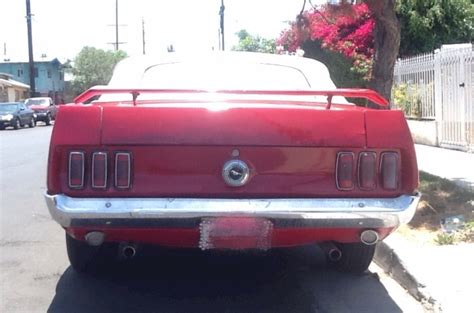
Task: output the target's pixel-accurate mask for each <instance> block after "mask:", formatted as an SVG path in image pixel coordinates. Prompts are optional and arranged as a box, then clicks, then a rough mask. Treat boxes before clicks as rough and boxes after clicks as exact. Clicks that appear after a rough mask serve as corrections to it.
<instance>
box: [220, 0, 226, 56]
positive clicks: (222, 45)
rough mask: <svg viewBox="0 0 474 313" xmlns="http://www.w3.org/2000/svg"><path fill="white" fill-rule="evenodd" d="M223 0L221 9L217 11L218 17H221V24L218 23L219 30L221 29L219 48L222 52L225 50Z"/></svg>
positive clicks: (222, 0)
mask: <svg viewBox="0 0 474 313" xmlns="http://www.w3.org/2000/svg"><path fill="white" fill-rule="evenodd" d="M224 10H225V6H224V0H221V8H220V9H219V15H220V17H221V22H220V29H221V48H222V51H224V50H225V44H224Z"/></svg>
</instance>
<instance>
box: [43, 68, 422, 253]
mask: <svg viewBox="0 0 474 313" xmlns="http://www.w3.org/2000/svg"><path fill="white" fill-rule="evenodd" d="M295 60H296V59H295ZM290 61H293V59H288V62H290ZM265 62H266V61H265ZM285 62H286V61H285ZM290 63H291V62H290ZM265 64H266V63H265ZM302 64H303V63H302ZM288 66H290V67H291V66H293V65H291V64H290V65H288ZM147 69H148V67H144V69H143V71H145V72H146V71H147ZM294 69H296V70H298V71H300V70H299V69H298V68H297V67H295V68H294ZM301 72H304V71H301ZM312 74H313V77H312V79H311V80H307V82H308V83H310V82H311V84H313V85H311V84H310V86H309V87H311V86H312V88H313V89H314V88H316V87H315V86H316V85H315V83H314V82H315V81H317V78H319V76H318V75H314V74H315V73H312ZM137 75H138V76H137V77H142V76H143V77H144V74H143V73H138V74H137ZM119 76H120V75H119ZM123 77H125V78H127V77H126V75H124V76H123ZM328 77H329V74H328ZM119 78H120V77H119ZM112 81H113V80H112ZM124 81H125V80H124ZM118 82H120V79H119V80H118ZM116 85H118V83H116ZM137 86H139V83H137ZM206 93H209V92H207V91H204V90H190V89H183V90H171V89H165V90H156V89H117V88H113V87H97V88H92V89H91V90H89V91H86V92H85V93H84V94H82V95H80V96H79V97H78V98H76V104H71V105H65V106H61V107H60V108H59V111H58V116H57V117H58V118H57V120H56V123H55V126H54V130H53V133H52V137H51V145H50V154H49V164H48V181H47V184H48V185H47V189H48V190H47V194H48V195H52V196H54V195H60V196H61V197H63V199H64V198H65V199H66V200H64V201H66V202H67V201H69V200H71V199H72V200H71V201H70V202H73V201H75V200H77V201H76V202H74V203H73V205H71V206H70V207H68V209H70V211H69V213H70V214H71V216H73V218H71V219H68V220H64V219H62V218H63V216H64V215H61V214H63V213H64V212H63V211H61V210H62V209H64V208H63V207H60V205H59V204H58V203H56V198H54V199H53V198H52V197H50V198H47V201H49V207H50V211H52V210H55V209H57V211H55V212H53V213H52V215H53V217H55V218H56V220H57V221H58V222H59V223H60V224H61V225H62V226H63V227H64V228H65V229H66V232H67V233H68V234H69V235H71V236H72V237H73V238H75V239H79V240H86V235H87V234H88V233H90V232H101V233H103V234H105V241H108V242H132V243H134V242H136V243H149V244H159V245H163V246H172V247H187V248H197V247H200V242H201V241H202V240H203V237H204V235H203V233H204V231H203V225H205V223H204V222H205V221H206V219H213V220H215V221H216V225H217V226H216V227H220V226H222V224H220V223H224V222H229V221H231V222H229V223H230V224H232V225H233V226H232V227H231V228H230V230H231V231H236V230H237V232H236V234H237V235H236V236H234V237H233V236H221V237H219V238H218V240H224V241H225V243H224V244H223V245H224V246H225V247H228V248H234V249H240V248H242V247H247V246H248V247H252V246H253V245H255V246H257V245H256V244H254V243H245V241H246V240H247V239H249V238H242V237H239V236H240V235H241V234H240V233H239V232H238V228H239V227H238V226H239V223H245V222H248V224H247V226H248V225H251V224H252V220H251V219H252V218H254V222H255V223H254V224H255V225H258V223H261V222H262V221H263V222H262V223H265V222H269V224H271V233H270V234H267V235H268V238H269V240H270V241H271V242H270V246H271V247H290V246H297V245H304V244H310V243H314V242H340V243H355V242H359V243H360V242H361V233H362V231H363V230H375V231H376V232H377V233H378V236H379V238H380V239H383V238H385V237H386V236H388V235H389V234H390V233H391V232H392V231H393V230H394V229H395V228H396V227H397V226H398V224H397V223H398V221H399V219H398V215H397V214H398V213H403V212H404V210H405V209H407V207H408V206H410V208H411V209H413V206H412V205H411V204H412V203H415V202H416V201H414V200H413V199H412V201H411V202H410V203H407V202H404V205H405V207H404V209H403V210H402V209H400V207H397V205H398V202H397V199H399V198H402V197H403V196H405V197H410V196H413V195H414V193H415V192H416V188H417V186H418V170H417V163H416V156H415V150H414V145H413V141H412V138H411V135H410V132H409V129H408V125H407V123H406V121H405V117H404V115H403V113H402V112H401V111H398V110H387V109H384V110H374V109H369V108H364V107H358V106H355V105H352V104H349V103H347V105H345V104H344V102H341V103H337V102H336V103H333V101H332V100H333V97H338V96H348V97H358V98H365V99H367V100H370V101H372V102H374V103H376V104H378V105H379V106H380V108H387V107H388V101H386V100H385V99H384V98H383V97H381V96H380V95H378V94H377V93H376V92H374V91H370V90H363V89H339V90H338V89H334V90H322V91H321V90H319V91H318V90H291V91H285V90H273V91H272V90H270V91H268V90H260V91H259V90H218V91H213V92H212V93H211V94H210V95H206ZM104 94H105V95H106V96H105V97H104V98H101V99H100V100H98V101H97V100H96V101H93V102H92V103H90V104H84V103H85V102H87V101H89V100H91V97H97V96H100V95H104ZM142 94H143V95H145V94H146V96H149V97H143V98H142V97H138V96H139V95H142ZM203 94H204V96H210V97H209V99H207V100H206V98H205V97H204V98H203V97H199V96H201V95H203ZM150 95H151V97H150ZM162 95H165V96H162ZM169 95H175V96H176V95H177V97H174V98H173V97H172V96H171V97H169ZM196 95H198V97H196ZM107 96H109V97H107ZM114 96H117V97H118V98H119V100H113V99H112V98H113V97H114ZM213 96H217V97H216V99H218V100H215V99H214V100H213V99H212V97H213ZM221 96H224V97H223V98H221ZM297 96H304V97H305V98H304V99H308V98H310V99H315V98H314V96H318V97H319V98H318V99H321V98H322V99H323V100H324V99H325V98H326V99H327V102H325V103H324V102H323V103H322V102H321V101H320V100H318V101H316V100H314V101H305V100H301V98H300V99H299V100H295V99H296V98H297ZM323 96H324V97H323ZM120 97H122V98H120ZM155 97H156V99H155ZM265 97H267V99H264V98H265ZM311 97H313V98H311ZM111 99H112V100H111ZM334 99H335V100H336V99H337V98H334ZM334 102H335V101H334ZM71 152H75V153H74V155H82V156H83V160H84V164H83V173H84V174H83V176H82V181H83V185H81V186H80V187H79V188H74V186H72V184H70V179H69V176H70V175H71V171H72V170H71V165H70V163H71V156H70V153H71ZM96 152H101V153H106V160H107V162H106V164H107V165H106V170H105V172H106V177H107V179H106V180H107V183H106V187H105V188H93V187H92V176H93V174H92V168H94V167H93V164H92V163H93V161H92V158H93V154H94V153H96ZM343 152H348V153H350V154H352V156H353V159H352V164H349V165H348V164H346V165H347V168H350V170H348V171H349V172H350V173H349V174H350V176H351V179H352V180H353V183H354V184H353V187H352V188H349V190H343V188H340V186H339V185H338V182H337V178H336V177H337V173H336V172H337V168H338V156H339V155H340V154H341V153H343ZM365 152H369V153H370V155H371V156H373V155H375V160H372V161H373V162H375V163H371V164H376V166H375V165H374V166H372V168H375V169H374V170H373V172H374V173H375V174H373V175H372V176H371V177H375V184H374V186H375V187H373V188H371V189H364V188H361V187H360V186H359V185H360V181H359V179H360V177H362V176H361V175H359V170H360V166H359V162H360V160H359V159H361V158H362V155H364V153H365ZM117 153H129V154H130V160H131V162H130V187H129V188H118V187H117V184H116V176H119V175H118V174H116V173H117V172H118V171H117V163H118V161H117V160H116V155H117ZM384 153H390V154H392V155H396V158H395V160H396V161H394V163H391V166H392V168H396V171H397V172H396V173H395V175H393V176H395V177H396V179H397V182H396V185H395V187H394V188H385V187H384V186H383V180H384V177H383V175H382V174H383V170H382V156H383V155H384ZM101 155H102V156H104V154H101ZM237 159H238V160H239V161H242V162H244V163H245V164H246V166H248V170H249V178H248V180H247V181H246V183H245V184H242V185H241V186H239V187H238V188H236V187H232V186H231V185H229V184H226V182H225V179H223V175H224V174H223V172H224V171H223V167H224V164H226V162H228V161H229V160H237ZM114 181H115V184H114ZM111 199H112V200H113V201H115V202H114V204H113V205H112V204H111V203H110V202H107V201H112V200H111ZM141 199H149V200H150V201H156V202H159V201H158V200H162V199H171V200H170V202H172V201H175V200H176V199H184V200H189V201H193V200H194V203H196V202H198V200H203V202H198V203H205V201H207V200H213V201H214V200H215V201H214V202H212V204H216V203H217V205H219V206H220V205H221V203H225V201H222V200H229V199H240V200H243V201H248V202H252V200H255V201H254V203H255V202H258V200H262V201H268V206H269V207H270V206H271V205H272V203H271V200H274V199H280V200H285V199H288V201H289V202H287V203H286V204H288V203H291V201H294V200H308V201H314V203H316V204H315V205H314V206H311V205H313V203H310V204H309V206H308V207H306V208H305V209H308V211H304V210H300V211H298V209H299V208H297V207H291V205H290V206H289V207H288V209H287V208H286V206H285V207H284V208H283V209H281V208H280V210H276V211H270V210H269V211H264V213H266V214H267V216H265V215H264V216H263V217H262V216H258V214H254V213H262V211H260V212H257V210H254V207H252V206H251V205H250V206H248V207H247V211H244V212H245V213H247V215H245V214H244V213H241V212H240V211H239V212H237V213H238V214H235V215H233V214H232V213H233V212H230V213H231V214H229V215H228V216H224V217H221V216H218V214H221V213H222V212H224V213H229V212H228V211H225V210H222V211H219V208H217V209H216V207H214V206H210V209H209V207H208V209H209V210H208V211H206V210H203V211H198V213H199V214H201V215H199V216H192V217H189V216H184V217H183V216H179V214H181V212H180V211H179V209H180V208H178V209H176V208H174V210H175V211H174V213H173V214H177V215H173V217H172V218H171V217H169V218H168V217H167V216H166V214H170V213H169V211H166V210H169V209H170V208H169V206H168V204H165V205H164V206H161V207H159V208H158V209H157V208H156V207H153V206H152V205H153V204H154V203H152V205H150V207H151V209H150V207H147V206H146V205H148V203H147V204H146V205H142V204H141V203H140V201H141ZM157 199H158V200H157ZM334 199H335V200H337V201H339V200H343V201H341V202H343V205H341V206H340V207H336V210H335V214H334V215H332V217H333V218H335V220H334V221H333V220H327V219H325V217H326V214H327V215H330V214H331V213H333V212H330V209H332V208H333V207H331V206H330V205H329V206H326V207H325V205H327V203H325V202H324V201H326V200H327V201H329V202H330V201H331V200H334ZM354 199H355V200H354ZM81 200H87V201H88V205H89V206H88V207H87V209H89V213H91V214H90V215H88V216H87V217H83V216H81V212H82V211H81V210H82V209H83V207H81V205H82V204H81ZM125 200H130V201H129V202H132V203H133V205H132V206H127V205H124V206H123V207H121V204H122V203H124V202H125ZM365 200H368V201H366V202H364V201H365ZM370 200H373V202H370ZM384 200H389V201H388V202H390V201H391V200H393V201H394V202H395V203H396V205H394V206H393V207H390V208H388V209H387V210H385V211H384V210H383V209H385V208H384V207H382V205H384V204H385V202H384ZM95 201H97V202H95ZM101 201H102V202H101ZM219 201H220V202H219ZM351 201H353V202H351ZM369 202H370V203H371V204H373V205H372V206H369V207H368V209H367V210H368V211H364V208H365V203H369ZM160 203H162V202H160ZM348 203H349V204H348ZM380 203H382V204H380ZM57 204H58V205H57ZM66 204H67V203H66ZM96 204H97V205H100V206H101V207H100V214H102V215H100V218H96V217H97V216H98V215H94V214H96V213H97V212H95V211H94V210H95V206H94V205H96ZM140 205H142V206H140ZM186 205H188V203H186ZM200 205H201V204H200ZM238 205H241V204H240V203H238ZM415 205H416V203H415ZM134 206H136V207H134ZM52 207H54V208H53V209H51V208H52ZM110 207H113V208H112V209H113V210H116V211H115V213H117V212H118V213H117V214H121V213H123V212H125V214H129V216H127V215H120V216H121V217H120V218H117V217H108V216H107V214H109V213H110V212H107V209H108V208H110ZM256 207H258V205H257V206H256ZM258 208H259V209H262V208H261V207H258ZM328 208H329V209H328ZM112 209H111V210H112ZM122 209H123V210H125V211H120V210H122ZM148 209H150V211H152V210H153V209H155V211H153V212H152V213H153V214H156V215H153V216H154V217H152V218H150V211H147V210H148ZM185 209H186V208H185ZM185 209H184V210H185ZM193 209H196V208H194V207H193ZM198 209H200V208H197V209H196V210H198ZM264 209H266V208H264ZM337 209H339V211H338V210H337ZM379 209H380V210H379ZM390 209H393V210H392V211H390ZM126 210H128V211H126ZM140 210H141V212H140V214H142V215H139V214H137V215H134V214H133V213H136V211H140ZM212 210H216V211H212ZM285 210H287V211H285ZM292 210H293V212H295V211H296V213H297V214H296V217H295V216H292V215H291V214H292V213H293V212H292ZM311 210H312V211H311ZM371 210H372V211H371ZM377 210H379V211H380V212H379V211H377ZM397 210H398V211H397ZM407 211H408V209H407ZM176 212H177V213H176ZM216 212H217V213H216ZM394 212H395V213H394ZM56 213H57V215H55V214H56ZM191 213H195V211H192V212H191ZM213 213H216V215H213ZM371 213H375V214H374V215H371ZM377 213H380V215H376V214H377ZM147 214H148V216H147ZM206 214H208V215H206ZM239 214H241V215H239ZM285 214H286V215H285ZM311 214H313V215H311ZM318 214H319V215H318ZM163 215H164V216H165V217H164V218H162V217H163ZM223 215H225V214H223ZM389 215H390V216H389ZM400 215H401V214H400ZM90 216H93V217H92V218H90V219H89V217H90ZM124 216H125V217H124ZM282 216H283V217H282ZM74 218H76V220H74ZM359 218H360V219H359ZM226 219H228V220H226ZM239 219H242V220H239ZM336 219H337V220H336ZM222 220H224V222H222ZM394 220H396V222H394ZM400 220H402V219H401V218H400ZM249 221H250V222H249ZM387 221H388V222H387ZM385 222H387V223H385ZM365 223H367V225H372V226H370V227H369V226H366V224H365ZM224 224H225V223H224ZM242 225H243V224H242ZM346 225H349V226H346ZM247 226H245V227H247ZM344 226H346V227H344ZM248 234H251V235H253V234H254V233H252V232H251V231H250V232H249V233H248ZM248 237H251V236H248ZM256 237H257V236H256ZM268 238H267V239H268ZM257 239H258V238H257ZM257 239H256V240H257ZM201 248H202V247H201Z"/></svg>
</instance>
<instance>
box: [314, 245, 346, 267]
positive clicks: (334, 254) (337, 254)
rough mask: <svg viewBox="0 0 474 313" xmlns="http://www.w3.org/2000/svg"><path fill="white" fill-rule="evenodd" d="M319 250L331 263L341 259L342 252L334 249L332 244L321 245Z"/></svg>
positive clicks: (336, 248)
mask: <svg viewBox="0 0 474 313" xmlns="http://www.w3.org/2000/svg"><path fill="white" fill-rule="evenodd" d="M319 246H320V248H321V249H322V250H323V252H324V253H325V254H326V255H327V258H328V259H329V261H331V262H337V261H339V260H340V259H341V258H342V251H341V250H340V249H339V248H338V247H336V246H335V245H334V244H333V243H332V242H324V243H321V244H320V245H319Z"/></svg>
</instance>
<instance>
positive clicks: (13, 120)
mask: <svg viewBox="0 0 474 313" xmlns="http://www.w3.org/2000/svg"><path fill="white" fill-rule="evenodd" d="M25 125H28V126H29V127H35V126H36V120H35V115H34V112H33V111H32V110H30V109H28V108H27V107H26V106H25V105H24V104H23V103H21V102H6V103H0V129H1V130H3V129H5V128H6V127H9V126H11V127H13V128H14V129H19V128H21V127H23V126H25Z"/></svg>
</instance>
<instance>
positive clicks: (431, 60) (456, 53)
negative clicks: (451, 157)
mask: <svg viewBox="0 0 474 313" xmlns="http://www.w3.org/2000/svg"><path fill="white" fill-rule="evenodd" d="M473 98H474V50H473V45H472V44H461V45H445V46H443V47H441V49H439V50H437V51H435V52H434V53H429V54H423V55H419V56H415V57H412V58H408V59H403V60H398V61H397V64H396V65H395V71H394V87H393V92H392V102H393V103H394V104H395V105H396V106H397V107H399V108H401V109H402V110H404V111H405V114H406V116H407V117H408V118H416V119H424V120H436V121H437V123H438V124H437V125H438V142H439V145H440V146H442V147H448V148H454V149H460V150H471V151H473V150H474V101H473Z"/></svg>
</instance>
